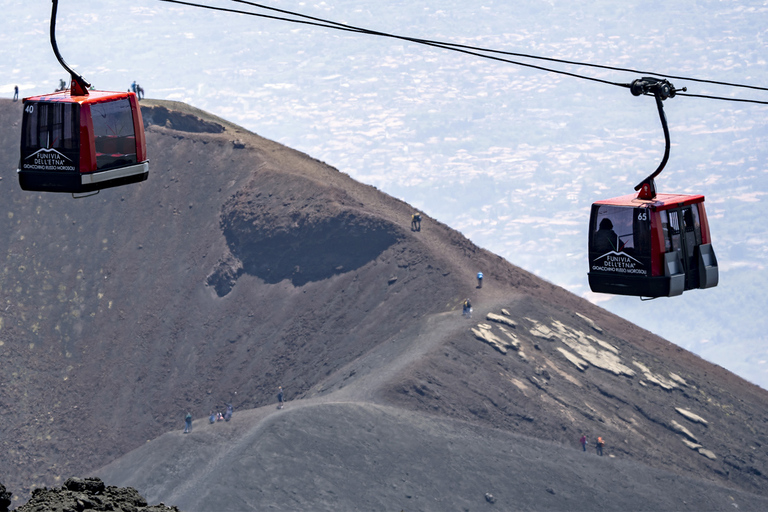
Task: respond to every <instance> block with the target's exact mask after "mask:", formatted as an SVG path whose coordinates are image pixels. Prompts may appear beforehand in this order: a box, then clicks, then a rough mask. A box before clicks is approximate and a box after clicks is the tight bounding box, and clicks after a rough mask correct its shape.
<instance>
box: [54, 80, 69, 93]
mask: <svg viewBox="0 0 768 512" xmlns="http://www.w3.org/2000/svg"><path fill="white" fill-rule="evenodd" d="M66 88H67V82H65V81H64V79H62V78H59V88H58V89H56V92H59V91H64V90H66Z"/></svg>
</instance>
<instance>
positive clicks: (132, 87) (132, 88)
mask: <svg viewBox="0 0 768 512" xmlns="http://www.w3.org/2000/svg"><path fill="white" fill-rule="evenodd" d="M131 91H132V92H133V93H134V94H136V80H134V81H133V83H132V84H131Z"/></svg>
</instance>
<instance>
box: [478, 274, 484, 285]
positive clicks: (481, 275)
mask: <svg viewBox="0 0 768 512" xmlns="http://www.w3.org/2000/svg"><path fill="white" fill-rule="evenodd" d="M477 287H478V288H482V287H483V273H482V272H478V273H477Z"/></svg>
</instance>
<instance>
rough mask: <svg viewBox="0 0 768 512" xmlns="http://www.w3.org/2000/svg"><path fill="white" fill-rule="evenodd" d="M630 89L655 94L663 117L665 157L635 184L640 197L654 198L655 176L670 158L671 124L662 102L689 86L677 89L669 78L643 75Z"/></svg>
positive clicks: (660, 116)
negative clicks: (651, 171)
mask: <svg viewBox="0 0 768 512" xmlns="http://www.w3.org/2000/svg"><path fill="white" fill-rule="evenodd" d="M629 90H630V92H631V93H632V95H633V96H643V95H646V96H650V95H653V96H654V97H655V98H656V107H657V109H658V111H659V119H661V127H662V128H663V129H664V141H665V143H666V147H665V148H664V158H662V159H661V163H659V166H658V167H657V168H656V170H655V171H653V173H651V174H650V175H648V177H646V178H645V179H644V180H643V181H641V182H640V183H638V184H637V185H635V190H636V191H639V192H638V194H637V197H638V198H640V199H653V198H655V197H656V182H655V181H654V178H655V177H656V176H658V175H659V174H661V171H663V170H664V167H665V166H666V165H667V160H669V148H670V141H669V126H667V116H666V115H665V114H664V104H663V103H662V102H663V101H664V100H665V99H667V98H674V97H675V95H676V94H677V93H678V92H679V91H683V92H685V91H687V90H688V88H687V87H683V88H682V89H675V86H673V85H672V84H671V83H670V82H669V81H668V80H664V79H661V78H653V77H643V78H638V79H637V80H634V81H632V84H630V86H629Z"/></svg>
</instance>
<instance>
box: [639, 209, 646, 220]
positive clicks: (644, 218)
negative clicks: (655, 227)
mask: <svg viewBox="0 0 768 512" xmlns="http://www.w3.org/2000/svg"><path fill="white" fill-rule="evenodd" d="M637 220H648V214H647V213H646V212H642V211H641V212H639V213H638V214H637Z"/></svg>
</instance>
